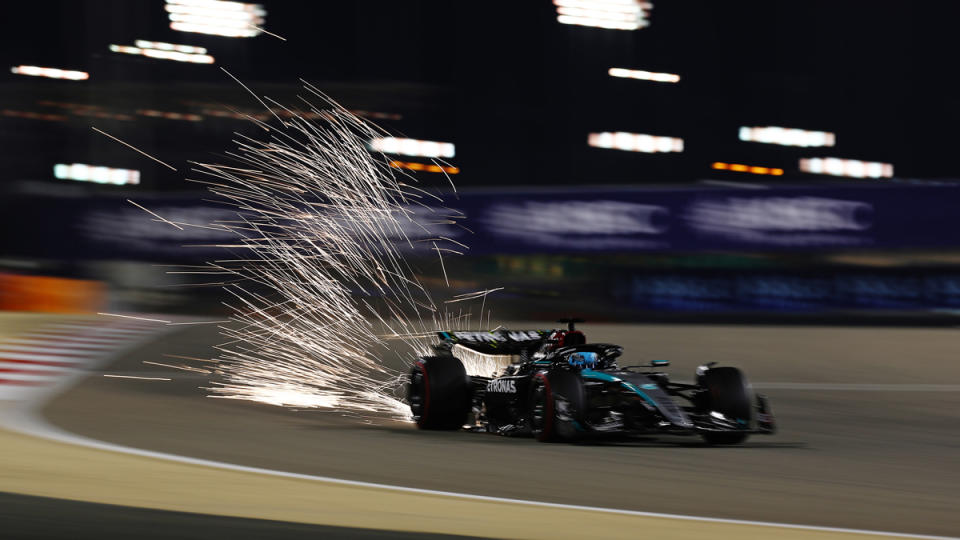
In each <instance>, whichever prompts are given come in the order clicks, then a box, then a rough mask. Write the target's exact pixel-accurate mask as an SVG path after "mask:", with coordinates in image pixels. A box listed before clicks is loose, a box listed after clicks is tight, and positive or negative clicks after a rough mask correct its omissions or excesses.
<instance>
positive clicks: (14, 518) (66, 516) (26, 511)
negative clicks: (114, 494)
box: [0, 493, 472, 540]
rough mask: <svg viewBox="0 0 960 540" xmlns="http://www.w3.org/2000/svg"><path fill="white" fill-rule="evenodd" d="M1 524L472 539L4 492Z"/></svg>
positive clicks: (35, 529) (387, 539) (87, 532)
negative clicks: (155, 508) (168, 510)
mask: <svg viewBox="0 0 960 540" xmlns="http://www.w3.org/2000/svg"><path fill="white" fill-rule="evenodd" d="M51 516H56V519H50V517H51ZM0 522H2V523H3V525H4V528H3V530H4V534H7V535H10V536H9V537H10V538H18V539H20V540H24V539H28V538H30V539H33V538H36V539H50V538H70V539H72V540H79V539H85V538H90V539H93V540H103V539H104V538H137V539H161V538H177V539H178V540H190V539H202V540H207V539H210V538H230V539H231V540H262V539H270V540H294V539H298V540H299V539H305V538H338V539H341V540H421V539H422V540H469V538H472V537H466V536H451V535H445V534H444V535H438V534H427V533H421V532H417V533H408V532H395V531H381V530H376V529H356V528H348V527H328V526H323V525H305V524H302V523H289V522H284V521H269V520H263V519H243V518H233V517H223V516H208V515H203V514H191V513H187V512H165V511H161V510H147V509H144V508H131V507H127V506H117V505H112V504H94V503H86V502H79V501H67V500H60V499H51V498H47V497H31V496H27V495H15V494H11V493H0Z"/></svg>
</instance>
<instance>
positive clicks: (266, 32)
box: [250, 24, 287, 41]
mask: <svg viewBox="0 0 960 540" xmlns="http://www.w3.org/2000/svg"><path fill="white" fill-rule="evenodd" d="M250 26H251V27H253V28H255V29H257V30H259V31H261V32H263V33H264V34H267V35H268V36H273V37H275V38H277V39H279V40H281V41H286V40H287V38H285V37H283V36H278V35H277V34H274V33H273V32H268V31H266V30H264V29H263V28H260V27H259V26H255V25H252V24H251V25H250Z"/></svg>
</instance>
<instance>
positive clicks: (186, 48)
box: [133, 39, 207, 54]
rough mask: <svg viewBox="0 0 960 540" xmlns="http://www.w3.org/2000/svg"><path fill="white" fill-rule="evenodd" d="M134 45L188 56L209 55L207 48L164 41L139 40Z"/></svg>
mask: <svg viewBox="0 0 960 540" xmlns="http://www.w3.org/2000/svg"><path fill="white" fill-rule="evenodd" d="M133 44H134V45H136V46H137V47H140V48H141V49H158V50H161V51H177V52H182V53H187V54H207V49H206V47H197V46H195V45H176V44H173V43H164V42H162V41H147V40H145V39H138V40H136V41H134V42H133Z"/></svg>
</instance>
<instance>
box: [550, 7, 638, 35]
mask: <svg viewBox="0 0 960 540" xmlns="http://www.w3.org/2000/svg"><path fill="white" fill-rule="evenodd" d="M553 5H555V6H556V7H557V22H559V23H561V24H574V25H579V26H593V27H597V28H609V29H613V30H636V29H638V28H643V27H645V26H649V25H650V22H649V21H648V20H647V11H649V10H650V9H653V4H651V3H650V2H642V1H640V0H553Z"/></svg>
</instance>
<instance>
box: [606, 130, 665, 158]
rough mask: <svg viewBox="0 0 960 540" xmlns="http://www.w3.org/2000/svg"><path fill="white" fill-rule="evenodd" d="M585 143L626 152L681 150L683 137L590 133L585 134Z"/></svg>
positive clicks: (619, 132)
mask: <svg viewBox="0 0 960 540" xmlns="http://www.w3.org/2000/svg"><path fill="white" fill-rule="evenodd" d="M587 144H588V145H590V146H595V147H597V148H611V149H614V150H626V151H628V152H647V153H655V152H683V139H678V138H675V137H659V136H657V135H644V134H642V133H627V132H625V131H617V132H616V133H610V132H603V133H591V134H589V135H587Z"/></svg>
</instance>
